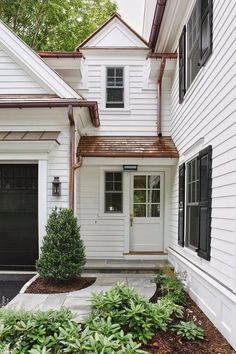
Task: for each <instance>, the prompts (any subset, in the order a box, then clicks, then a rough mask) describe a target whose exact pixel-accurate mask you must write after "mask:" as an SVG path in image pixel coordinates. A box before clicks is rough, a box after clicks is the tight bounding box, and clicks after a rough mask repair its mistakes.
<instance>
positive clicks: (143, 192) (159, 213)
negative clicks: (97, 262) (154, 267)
mask: <svg viewBox="0 0 236 354" xmlns="http://www.w3.org/2000/svg"><path fill="white" fill-rule="evenodd" d="M131 179H132V180H131V211H130V251H131V252H132V251H133V252H161V251H163V245H164V240H163V221H164V215H163V212H164V206H163V199H164V198H163V195H164V174H163V172H153V173H152V172H149V173H143V172H139V173H138V172H137V173H134V174H132V175H131Z"/></svg>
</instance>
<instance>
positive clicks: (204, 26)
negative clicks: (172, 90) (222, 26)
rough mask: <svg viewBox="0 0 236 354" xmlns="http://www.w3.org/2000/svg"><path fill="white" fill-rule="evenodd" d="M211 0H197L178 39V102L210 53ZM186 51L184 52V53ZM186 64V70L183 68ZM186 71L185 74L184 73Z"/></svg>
mask: <svg viewBox="0 0 236 354" xmlns="http://www.w3.org/2000/svg"><path fill="white" fill-rule="evenodd" d="M212 10H213V0H197V1H196V3H195V6H194V8H193V11H192V13H191V16H190V18H189V21H188V23H187V31H186V35H185V27H184V29H183V32H182V34H181V37H180V40H179V102H180V103H181V102H182V101H183V97H184V94H185V91H186V86H187V88H188V87H189V86H190V85H191V83H192V82H193V80H194V78H195V77H196V75H197V73H198V72H199V70H200V68H201V67H202V66H203V65H204V64H205V62H206V61H207V59H208V58H209V56H210V55H211V53H212V26H213V11H212ZM185 53H186V54H185ZM185 65H187V70H186V68H185ZM186 71H187V76H186V75H185V73H186Z"/></svg>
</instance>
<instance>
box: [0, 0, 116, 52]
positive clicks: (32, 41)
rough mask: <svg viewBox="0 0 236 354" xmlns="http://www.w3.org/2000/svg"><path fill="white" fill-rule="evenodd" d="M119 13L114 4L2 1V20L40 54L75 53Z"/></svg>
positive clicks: (103, 1) (99, 1)
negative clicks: (114, 14) (55, 51)
mask: <svg viewBox="0 0 236 354" xmlns="http://www.w3.org/2000/svg"><path fill="white" fill-rule="evenodd" d="M115 10H116V4H115V3H114V2H113V0H0V18H1V20H2V21H3V22H5V23H6V24H7V25H8V26H9V27H10V28H11V29H13V31H14V32H15V33H17V34H18V35H19V36H20V37H21V38H22V39H23V40H24V41H25V42H26V43H27V44H28V45H29V46H31V47H32V48H33V49H35V50H37V51H46V50H57V51H59V50H65V51H70V50H74V49H75V47H76V46H77V45H78V44H80V43H81V42H82V41H83V40H84V39H85V38H86V37H88V36H89V35H90V34H91V33H92V32H93V31H95V30H96V28H97V27H98V26H99V25H101V24H102V23H103V22H104V21H106V20H107V18H109V16H110V15H111V14H112V13H113V12H114V11H115Z"/></svg>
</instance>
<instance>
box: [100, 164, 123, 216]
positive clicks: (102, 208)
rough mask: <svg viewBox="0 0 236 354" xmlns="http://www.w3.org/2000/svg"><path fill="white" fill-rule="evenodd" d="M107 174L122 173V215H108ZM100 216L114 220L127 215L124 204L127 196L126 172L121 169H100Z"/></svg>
mask: <svg viewBox="0 0 236 354" xmlns="http://www.w3.org/2000/svg"><path fill="white" fill-rule="evenodd" d="M106 172H120V173H122V212H121V213H116V212H114V213H113V212H112V213H106V212H105V173H106ZM99 185H100V186H99V210H100V213H99V216H100V217H108V218H114V217H116V218H117V217H118V218H120V217H124V215H125V203H124V195H125V190H124V172H123V170H122V169H121V168H120V167H114V166H113V167H111V166H109V167H103V168H101V169H100V173H99Z"/></svg>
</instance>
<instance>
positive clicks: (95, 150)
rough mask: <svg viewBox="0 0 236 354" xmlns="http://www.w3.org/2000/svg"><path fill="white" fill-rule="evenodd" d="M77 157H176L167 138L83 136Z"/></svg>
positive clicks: (176, 152)
mask: <svg viewBox="0 0 236 354" xmlns="http://www.w3.org/2000/svg"><path fill="white" fill-rule="evenodd" d="M77 154H78V156H80V155H81V156H84V157H178V156H179V154H178V151H177V149H176V147H175V145H174V143H173V140H172V139H171V137H169V136H165V137H156V136H120V137H119V136H83V137H81V139H80V141H79V146H78V151H77Z"/></svg>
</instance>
